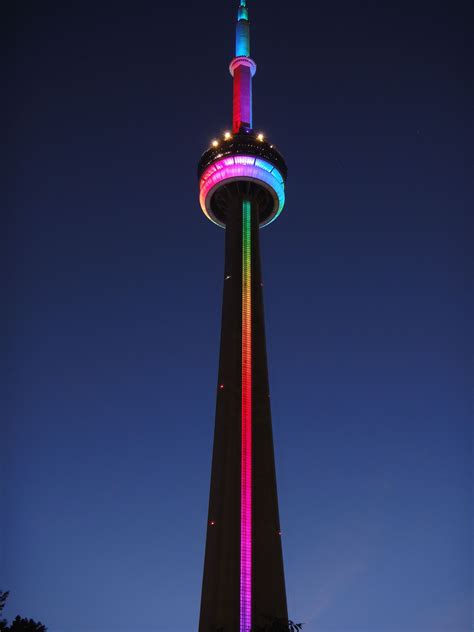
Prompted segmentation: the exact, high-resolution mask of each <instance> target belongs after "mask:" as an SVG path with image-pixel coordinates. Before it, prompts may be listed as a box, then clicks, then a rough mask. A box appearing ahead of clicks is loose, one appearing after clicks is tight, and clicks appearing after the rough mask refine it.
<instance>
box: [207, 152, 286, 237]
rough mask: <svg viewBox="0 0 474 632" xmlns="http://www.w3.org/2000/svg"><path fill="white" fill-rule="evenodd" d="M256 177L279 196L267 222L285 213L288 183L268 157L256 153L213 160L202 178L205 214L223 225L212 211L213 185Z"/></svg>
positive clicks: (219, 224) (254, 178)
mask: <svg viewBox="0 0 474 632" xmlns="http://www.w3.org/2000/svg"><path fill="white" fill-rule="evenodd" d="M239 179H242V180H252V181H257V182H260V183H262V184H263V185H266V188H268V189H270V190H271V191H272V192H273V193H274V194H275V196H276V199H277V209H276V211H275V212H274V215H273V216H271V217H270V218H269V220H267V221H266V223H265V224H263V225H264V226H267V225H268V224H270V223H271V222H273V220H275V219H276V218H277V217H278V215H279V214H280V213H281V211H282V209H283V206H284V204H285V184H284V180H283V177H282V175H281V173H280V172H279V171H278V169H277V168H276V167H275V166H274V165H272V164H271V163H270V162H267V161H266V160H262V159H261V158H256V157H255V156H243V155H240V154H239V155H236V156H229V157H226V158H222V159H221V160H217V161H216V162H213V163H212V164H211V165H209V167H207V169H206V170H205V171H204V172H203V174H202V176H201V180H200V185H199V186H200V193H199V201H200V204H201V208H202V210H203V213H204V215H205V216H206V217H207V218H208V219H210V220H211V222H214V223H215V224H217V225H218V226H223V224H222V223H221V222H219V221H218V220H217V219H216V218H215V217H214V216H213V215H212V214H211V212H210V211H209V207H208V204H209V201H210V198H209V199H207V198H208V196H210V195H211V194H212V192H213V189H215V188H216V187H218V186H219V184H220V183H223V182H224V181H226V180H239Z"/></svg>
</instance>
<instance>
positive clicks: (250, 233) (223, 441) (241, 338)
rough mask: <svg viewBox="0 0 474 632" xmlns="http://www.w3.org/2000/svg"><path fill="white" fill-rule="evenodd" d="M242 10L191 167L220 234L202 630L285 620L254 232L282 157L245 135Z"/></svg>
mask: <svg viewBox="0 0 474 632" xmlns="http://www.w3.org/2000/svg"><path fill="white" fill-rule="evenodd" d="M255 71H256V65H255V62H254V61H253V60H252V59H251V58H250V36H249V21H248V8H247V6H246V2H245V0H241V2H240V6H239V8H238V21H237V27H236V52H235V57H234V59H233V60H232V61H231V63H230V73H231V75H232V77H233V118H232V120H233V124H232V133H230V132H228V133H226V134H225V136H224V137H223V138H221V139H220V140H215V141H213V143H212V146H211V148H210V149H208V150H207V151H206V152H205V153H204V154H203V155H202V157H201V160H200V161H199V165H198V178H199V191H200V204H201V208H202V210H203V212H204V214H205V215H206V216H207V217H208V218H209V219H210V220H211V221H212V222H214V223H215V224H217V225H218V226H221V227H224V228H225V229H226V232H225V269H224V296H223V307H222V328H221V344H220V359H219V375H218V383H217V402H216V420H215V431H214V449H213V459H212V473H211V490H210V497H209V515H208V525H207V536H206V553H205V560H204V574H203V585H202V597H201V612H200V620H199V632H218V631H222V632H249V630H250V629H251V627H252V626H253V625H257V624H259V623H263V622H264V617H268V616H269V617H275V618H279V619H287V618H288V614H287V606H286V593H285V580H284V572H283V556H282V547H281V531H280V523H279V515H278V498H277V487H276V475H275V462H274V453H273V438H272V424H271V412H270V395H269V385H268V370H267V359H266V344H265V329H264V317H263V292H262V285H263V284H262V276H261V269H260V249H259V229H260V228H261V227H262V226H266V225H267V224H269V223H270V222H272V221H273V220H274V219H275V218H276V217H277V216H278V215H279V213H280V212H281V210H282V209H283V205H284V202H285V181H286V174H287V169H286V165H285V161H284V159H283V157H282V155H281V154H280V153H279V152H278V151H277V150H276V149H275V147H273V145H270V144H269V143H268V142H267V141H266V140H265V139H264V138H263V136H262V135H260V134H259V135H256V134H255V133H254V132H253V128H252V78H253V76H254V75H255Z"/></svg>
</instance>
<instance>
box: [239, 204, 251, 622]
mask: <svg viewBox="0 0 474 632" xmlns="http://www.w3.org/2000/svg"><path fill="white" fill-rule="evenodd" d="M250 222H251V204H250V201H249V200H244V201H243V203H242V443H241V445H242V450H241V454H242V457H241V471H240V632H249V630H250V628H251V625H252V270H251V236H250V226H251V223H250Z"/></svg>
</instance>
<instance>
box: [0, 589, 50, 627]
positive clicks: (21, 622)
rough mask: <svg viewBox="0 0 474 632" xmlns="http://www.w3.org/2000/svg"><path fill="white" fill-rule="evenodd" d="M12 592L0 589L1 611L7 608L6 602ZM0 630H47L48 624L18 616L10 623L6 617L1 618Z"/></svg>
mask: <svg viewBox="0 0 474 632" xmlns="http://www.w3.org/2000/svg"><path fill="white" fill-rule="evenodd" d="M9 594H10V593H9V592H8V591H7V592H2V591H1V590H0V613H1V612H2V611H3V609H4V608H5V602H6V600H7V599H8V595H9ZM0 632H47V628H46V626H44V625H43V624H42V623H39V622H37V621H33V619H23V618H22V617H20V616H17V617H15V618H14V619H13V621H12V622H11V624H10V625H8V622H7V620H6V619H0Z"/></svg>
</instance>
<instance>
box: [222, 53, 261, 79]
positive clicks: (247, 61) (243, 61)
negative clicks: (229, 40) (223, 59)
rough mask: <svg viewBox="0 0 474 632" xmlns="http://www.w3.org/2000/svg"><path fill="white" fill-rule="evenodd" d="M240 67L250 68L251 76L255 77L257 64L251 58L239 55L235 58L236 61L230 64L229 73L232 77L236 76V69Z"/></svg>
mask: <svg viewBox="0 0 474 632" xmlns="http://www.w3.org/2000/svg"><path fill="white" fill-rule="evenodd" d="M239 66H247V67H248V68H250V74H251V76H252V77H253V76H254V75H255V73H256V72H257V64H256V63H255V62H254V60H253V59H252V58H251V57H247V56H246V55H239V56H238V57H234V59H233V60H232V61H231V62H230V64H229V72H230V74H231V75H232V76H234V72H235V69H236V68H238V67H239Z"/></svg>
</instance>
